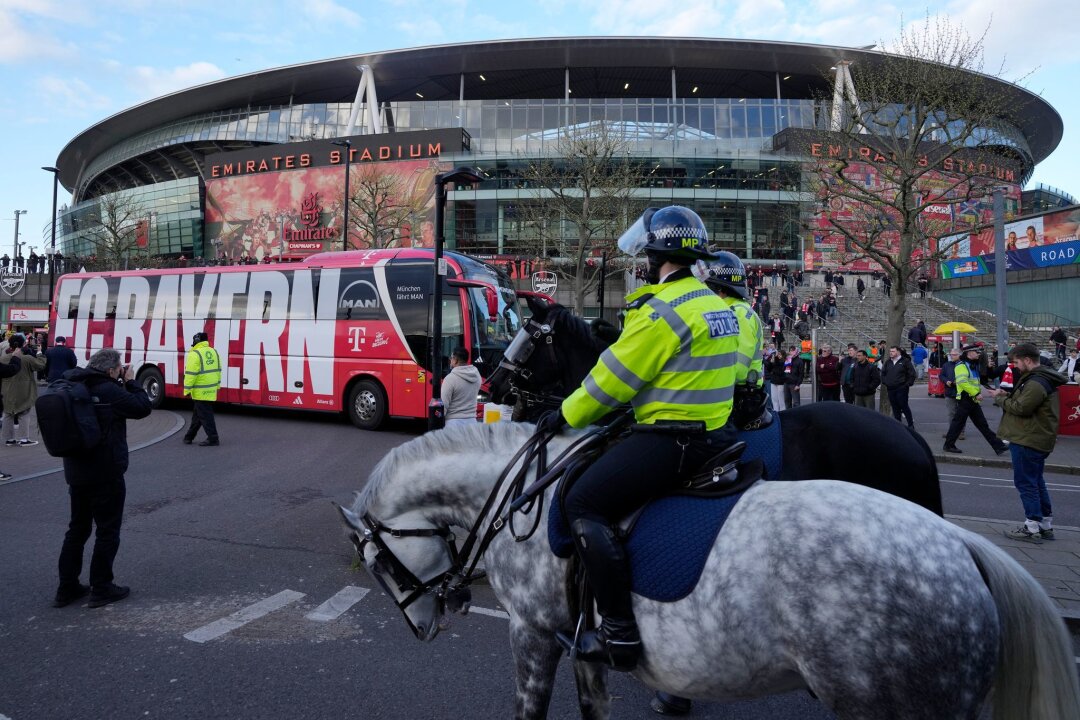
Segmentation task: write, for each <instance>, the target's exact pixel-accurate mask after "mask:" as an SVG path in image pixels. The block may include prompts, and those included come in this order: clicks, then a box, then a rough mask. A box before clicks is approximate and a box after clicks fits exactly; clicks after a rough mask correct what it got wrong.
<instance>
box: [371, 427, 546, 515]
mask: <svg viewBox="0 0 1080 720" xmlns="http://www.w3.org/2000/svg"><path fill="white" fill-rule="evenodd" d="M534 432H536V428H535V427H534V426H532V425H530V424H527V423H510V422H500V423H492V424H482V423H476V424H475V425H453V426H451V427H448V428H445V429H443V430H439V431H437V432H429V433H425V434H423V435H421V436H420V437H417V438H414V439H412V440H410V441H409V442H407V443H405V444H404V445H398V446H397V447H395V448H394V449H392V450H391V451H390V452H388V453H387V454H386V456H385V457H384V458H383V459H382V460H380V461H379V463H378V464H377V465H376V466H375V468H374V469H373V470H372V471H371V474H370V475H369V476H368V481H367V484H366V485H364V488H363V489H362V490H360V491H359V492H357V493H356V501H355V502H354V503H353V511H354V512H356V513H357V514H363V513H365V512H367V510H368V508H370V507H371V506H372V505H373V504H374V503H375V502H376V501H377V500H378V499H379V494H380V492H382V490H383V488H385V487H386V485H387V484H389V482H390V480H391V479H392V478H394V477H396V476H397V475H398V473H400V472H402V471H403V470H404V469H405V468H406V467H407V466H409V465H411V464H413V463H415V462H417V461H420V460H430V459H431V458H432V457H437V456H443V455H454V454H460V453H464V452H469V453H479V454H483V455H485V456H489V457H492V458H504V461H505V460H509V458H510V455H512V454H513V453H512V451H510V449H511V448H512V449H513V450H516V449H517V448H519V447H521V445H523V444H524V443H525V441H526V440H528V439H529V437H531V436H532V434H533V433H534Z"/></svg>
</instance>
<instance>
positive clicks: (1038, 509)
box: [988, 343, 1067, 542]
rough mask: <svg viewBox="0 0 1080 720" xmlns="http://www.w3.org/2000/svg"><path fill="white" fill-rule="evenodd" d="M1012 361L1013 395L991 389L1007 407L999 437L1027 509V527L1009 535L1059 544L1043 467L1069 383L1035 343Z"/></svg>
mask: <svg viewBox="0 0 1080 720" xmlns="http://www.w3.org/2000/svg"><path fill="white" fill-rule="evenodd" d="M1009 360H1011V361H1012V363H1013V366H1014V367H1015V368H1016V370H1017V372H1018V374H1019V376H1020V377H1019V379H1018V380H1016V384H1015V386H1014V387H1013V390H1012V392H1011V393H1010V392H1009V391H1007V390H1002V389H1000V388H999V389H994V390H989V391H988V392H989V394H990V396H991V397H993V398H994V404H995V405H997V406H998V407H1000V408H1001V412H1002V416H1001V424H1000V425H999V426H998V436H999V437H1002V438H1004V439H1005V440H1008V441H1009V452H1010V453H1011V454H1012V466H1013V484H1014V485H1015V486H1016V490H1017V491H1018V492H1019V493H1020V502H1021V503H1022V504H1023V506H1024V518H1025V519H1024V524H1023V525H1021V526H1020V527H1018V528H1016V529H1015V530H1011V531H1010V530H1007V531H1005V535H1007V536H1008V537H1010V538H1012V539H1014V540H1027V541H1031V542H1038V541H1041V540H1053V539H1054V528H1053V519H1054V518H1053V515H1054V510H1053V507H1052V506H1051V503H1050V492H1049V491H1048V490H1047V489H1046V479H1045V478H1044V477H1043V467H1044V465H1045V463H1046V458H1047V457H1048V456H1049V455H1050V453H1051V452H1053V451H1054V444H1055V443H1056V442H1057V432H1058V415H1059V408H1058V396H1057V389H1058V387H1060V386H1061V385H1064V384H1065V382H1066V380H1067V379H1066V377H1065V376H1064V375H1062V374H1061V373H1058V372H1054V371H1053V370H1052V369H1050V368H1048V367H1045V366H1044V365H1041V364H1040V362H1039V349H1038V348H1037V347H1035V346H1034V345H1033V344H1031V343H1020V344H1019V345H1017V346H1016V347H1014V348H1013V349H1012V350H1011V351H1010V352H1009Z"/></svg>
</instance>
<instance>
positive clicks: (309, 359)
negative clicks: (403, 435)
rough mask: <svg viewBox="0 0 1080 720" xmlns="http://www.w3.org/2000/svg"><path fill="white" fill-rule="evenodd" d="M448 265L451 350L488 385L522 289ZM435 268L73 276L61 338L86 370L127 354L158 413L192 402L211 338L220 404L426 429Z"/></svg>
mask: <svg viewBox="0 0 1080 720" xmlns="http://www.w3.org/2000/svg"><path fill="white" fill-rule="evenodd" d="M445 258H446V261H447V265H448V272H447V275H446V277H445V279H444V281H443V282H444V285H443V308H442V313H443V336H442V338H441V342H440V343H439V347H440V350H441V352H442V354H443V356H444V357H449V355H450V353H451V352H452V350H453V349H454V348H455V347H458V346H460V347H464V348H466V349H468V350H469V351H470V356H471V357H473V358H474V359H475V360H476V363H477V365H478V367H479V369H480V371H481V374H482V375H485V376H486V375H488V374H490V373H491V371H493V370H494V369H495V368H496V367H497V366H498V362H499V359H500V358H501V357H502V352H503V350H505V348H506V346H507V345H508V344H509V342H510V341H511V340H513V338H514V335H515V334H516V333H517V331H518V329H520V327H521V324H522V321H521V313H520V310H519V306H518V301H517V297H516V294H515V292H514V287H513V285H512V284H511V282H510V279H509V278H508V277H507V276H506V274H505V273H503V272H502V271H501V270H499V269H497V268H495V267H494V266H491V265H488V264H486V263H482V262H480V261H478V260H475V259H473V258H470V257H468V256H465V255H461V254H458V253H453V252H449V253H446V255H445ZM432 261H433V252H432V251H431V250H423V249H401V250H355V251H348V252H333V253H321V254H318V255H312V256H311V257H308V258H307V259H306V260H305V261H304V262H301V263H289V264H270V265H240V266H235V267H232V266H222V267H193V268H184V269H171V270H143V271H134V272H126V271H125V272H102V273H73V274H67V275H63V276H61V277H60V278H59V281H58V285H57V288H56V296H55V303H54V308H55V310H54V315H53V317H52V318H50V328H51V331H52V332H51V334H52V337H54V338H55V337H57V336H64V337H66V338H68V347H70V348H71V349H72V350H74V351H75V355H76V357H77V358H79V361H80V364H85V363H86V362H87V360H89V358H90V355H91V354H92V353H93V352H94V351H96V350H99V349H101V348H103V347H114V348H116V349H117V350H119V351H120V353H121V355H122V356H123V357H124V359H125V362H126V363H130V364H131V365H132V368H133V369H134V371H135V378H136V380H137V382H138V383H139V384H140V385H142V387H143V388H145V389H146V391H147V394H148V395H149V396H150V399H151V400H152V401H153V403H154V405H155V407H157V406H160V404H161V402H162V400H163V399H164V398H165V397H181V396H182V395H183V381H184V357H185V354H186V351H187V349H188V347H189V344H190V342H191V337H192V336H193V335H194V334H195V333H196V332H200V331H205V332H206V333H208V334H209V335H210V344H211V345H212V346H213V347H215V348H217V350H218V352H219V353H220V354H221V364H222V377H221V390H220V391H219V393H218V400H219V401H222V402H230V403H242V404H245V405H260V406H268V407H281V408H297V409H305V410H325V411H332V412H347V413H348V414H349V418H350V419H351V420H352V422H353V423H354V424H355V425H356V426H358V427H361V428H364V429H369V430H371V429H375V428H377V427H379V426H380V425H381V424H382V422H383V421H384V420H385V419H386V418H387V417H391V416H393V417H405V418H424V417H427V406H428V401H429V400H430V399H431V383H430V382H429V380H430V378H429V372H430V370H429V365H430V357H431V354H430V344H429V343H430V336H431V310H432V308H431V302H432V295H433V293H432V289H433V285H432ZM443 367H444V369H446V368H449V364H448V363H446V362H445V361H444V363H443Z"/></svg>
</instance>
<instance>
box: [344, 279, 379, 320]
mask: <svg viewBox="0 0 1080 720" xmlns="http://www.w3.org/2000/svg"><path fill="white" fill-rule="evenodd" d="M380 307H381V303H380V302H379V291H378V289H376V287H375V285H373V284H372V283H370V282H368V281H367V280H357V281H355V282H352V283H349V284H348V285H347V286H346V287H345V289H344V290H343V291H342V292H341V296H340V297H339V298H338V310H344V311H345V316H346V317H347V318H351V317H352V316H353V311H354V310H356V311H358V312H357V315H359V314H360V311H363V310H378V309H379V308H380Z"/></svg>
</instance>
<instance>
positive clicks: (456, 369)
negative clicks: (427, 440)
mask: <svg viewBox="0 0 1080 720" xmlns="http://www.w3.org/2000/svg"><path fill="white" fill-rule="evenodd" d="M479 392H480V371H479V370H477V369H476V366H475V365H473V364H472V363H470V362H469V351H468V350H466V349H465V348H456V349H455V350H454V352H452V353H451V354H450V374H449V375H447V376H446V379H445V380H443V384H442V401H443V405H444V406H445V407H446V426H447V427H449V426H451V425H460V424H464V423H467V422H468V423H475V422H476V396H477V394H479Z"/></svg>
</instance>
